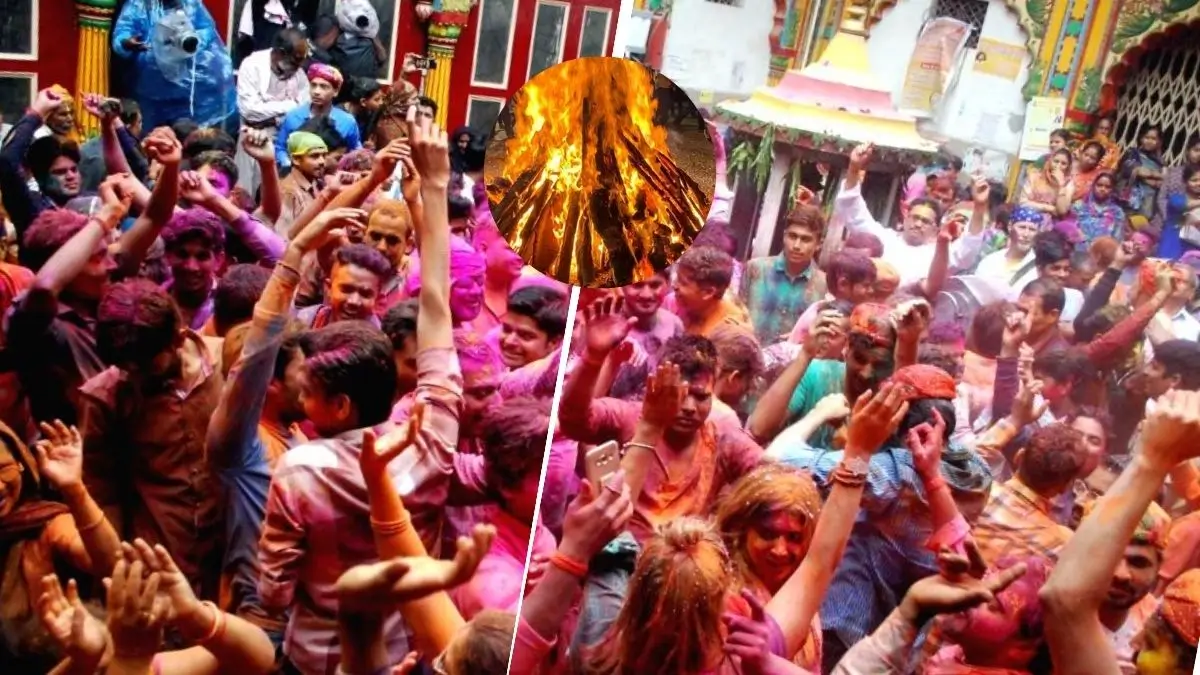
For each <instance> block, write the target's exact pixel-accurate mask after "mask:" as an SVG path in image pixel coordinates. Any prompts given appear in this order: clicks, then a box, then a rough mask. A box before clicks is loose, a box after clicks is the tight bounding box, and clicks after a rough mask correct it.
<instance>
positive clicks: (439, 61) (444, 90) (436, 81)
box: [425, 48, 454, 129]
mask: <svg viewBox="0 0 1200 675" xmlns="http://www.w3.org/2000/svg"><path fill="white" fill-rule="evenodd" d="M429 57H430V58H432V59H433V62H434V64H435V65H436V67H435V68H434V69H432V70H430V71H429V72H428V73H427V74H426V75H425V95H426V96H428V97H429V98H431V99H433V100H434V101H437V104H438V105H437V118H436V121H437V123H438V126H440V127H442V128H443V129H445V128H446V120H447V119H448V118H447V115H448V114H449V112H450V68H451V66H452V65H454V54H453V53H447V52H444V51H442V50H440V49H434V48H430V50H429Z"/></svg>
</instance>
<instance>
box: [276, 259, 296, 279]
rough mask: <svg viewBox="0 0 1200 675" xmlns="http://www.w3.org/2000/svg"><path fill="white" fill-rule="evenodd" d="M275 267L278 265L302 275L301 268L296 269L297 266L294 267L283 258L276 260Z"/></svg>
mask: <svg viewBox="0 0 1200 675" xmlns="http://www.w3.org/2000/svg"><path fill="white" fill-rule="evenodd" d="M275 267H278V268H279V269H282V270H286V271H288V272H291V273H292V274H295V275H296V276H300V270H298V269H296V268H295V267H292V266H291V265H289V264H287V263H285V262H284V261H282V260H280V261H278V262H276V263H275Z"/></svg>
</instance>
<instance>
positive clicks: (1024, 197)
mask: <svg viewBox="0 0 1200 675" xmlns="http://www.w3.org/2000/svg"><path fill="white" fill-rule="evenodd" d="M1058 190H1059V186H1058V185H1055V184H1054V183H1053V182H1052V181H1051V180H1050V177H1049V176H1048V175H1047V174H1046V172H1044V171H1037V170H1035V169H1030V171H1029V173H1028V175H1026V177H1025V182H1024V183H1023V184H1022V185H1021V194H1020V197H1019V200H1018V203H1021V204H1025V203H1034V204H1049V205H1051V206H1053V205H1054V204H1055V203H1057V202H1058ZM1042 218H1043V222H1041V223H1038V225H1039V226H1045V225H1049V224H1050V219H1051V216H1050V214H1048V213H1044V214H1042Z"/></svg>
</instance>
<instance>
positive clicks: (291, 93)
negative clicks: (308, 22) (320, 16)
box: [235, 28, 311, 195]
mask: <svg viewBox="0 0 1200 675" xmlns="http://www.w3.org/2000/svg"><path fill="white" fill-rule="evenodd" d="M306 58H308V40H307V39H306V38H305V37H304V33H301V32H300V31H298V30H296V29H294V28H285V29H284V30H281V31H279V33H277V34H276V35H275V39H274V40H273V41H272V42H271V48H270V49H263V50H260V51H257V52H254V53H253V54H251V55H250V56H247V57H246V60H244V61H242V64H241V66H240V67H239V68H238V78H237V104H238V114H239V115H240V116H241V118H242V126H243V127H248V128H250V129H257V130H259V131H263V132H265V133H266V134H267V135H268V136H269V137H270V139H271V141H272V143H273V142H274V139H275V135H276V134H277V133H278V132H279V125H280V123H281V122H282V121H283V118H284V116H285V115H287V114H288V112H290V111H291V110H292V109H294V108H296V107H297V106H301V105H304V106H307V105H308V104H309V101H310V96H311V94H310V92H309V84H308V76H307V75H305V74H304V72H303V71H302V70H300V65H301V64H302V63H304V60H305V59H306ZM235 159H236V161H237V167H238V186H239V187H241V188H243V189H245V190H246V191H247V192H249V193H250V194H252V195H253V194H255V193H257V191H258V186H259V184H260V182H261V178H262V174H261V173H260V172H259V168H258V162H257V161H256V160H255V159H254V158H253V157H251V156H250V155H249V154H247V153H246V151H245V150H244V149H243V148H241V147H239V148H238V152H237V156H236V157H235Z"/></svg>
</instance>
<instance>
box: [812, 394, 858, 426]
mask: <svg viewBox="0 0 1200 675" xmlns="http://www.w3.org/2000/svg"><path fill="white" fill-rule="evenodd" d="M813 413H815V414H816V415H817V416H818V417H820V418H821V419H823V420H825V422H826V423H830V422H840V421H842V420H844V419H846V416H847V415H849V414H850V401H849V400H847V399H846V395H845V394H841V393H838V394H829V395H828V396H826V397H825V398H822V399H821V400H820V401H817V405H815V406H813Z"/></svg>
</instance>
